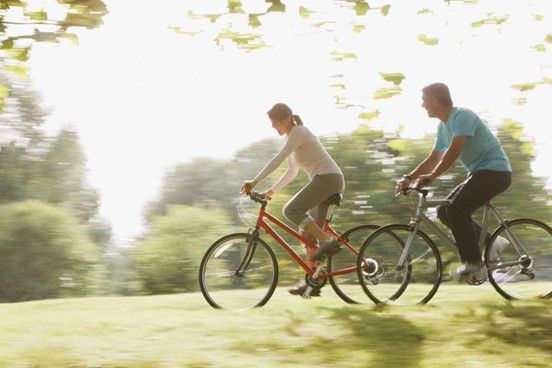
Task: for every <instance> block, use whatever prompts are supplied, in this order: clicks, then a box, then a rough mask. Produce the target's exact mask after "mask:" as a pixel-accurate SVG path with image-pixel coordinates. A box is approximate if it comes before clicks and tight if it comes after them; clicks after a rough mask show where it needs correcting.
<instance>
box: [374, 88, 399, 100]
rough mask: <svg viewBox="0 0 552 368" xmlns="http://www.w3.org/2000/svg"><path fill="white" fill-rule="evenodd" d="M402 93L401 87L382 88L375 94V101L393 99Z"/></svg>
mask: <svg viewBox="0 0 552 368" xmlns="http://www.w3.org/2000/svg"><path fill="white" fill-rule="evenodd" d="M401 92H402V89H401V88H400V87H393V88H380V89H378V90H377V91H376V93H375V94H374V99H375V100H382V99H387V98H391V97H393V96H396V95H398V94H400V93H401Z"/></svg>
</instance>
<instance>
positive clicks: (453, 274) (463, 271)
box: [449, 263, 487, 284]
mask: <svg viewBox="0 0 552 368" xmlns="http://www.w3.org/2000/svg"><path fill="white" fill-rule="evenodd" d="M449 276H450V278H451V280H455V281H458V282H462V281H465V282H467V283H469V284H481V283H482V282H484V281H485V280H486V279H487V269H486V268H485V266H484V265H482V264H473V263H464V264H463V265H461V266H460V267H458V268H457V269H455V270H453V271H450V273H449Z"/></svg>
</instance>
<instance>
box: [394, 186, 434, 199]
mask: <svg viewBox="0 0 552 368" xmlns="http://www.w3.org/2000/svg"><path fill="white" fill-rule="evenodd" d="M413 191H415V192H418V193H420V194H421V195H422V196H423V197H427V195H428V194H429V191H428V190H427V189H420V188H418V187H416V186H409V187H408V188H406V189H403V190H401V191H400V192H399V193H397V194H396V195H395V197H398V196H400V195H407V194H408V193H409V192H413Z"/></svg>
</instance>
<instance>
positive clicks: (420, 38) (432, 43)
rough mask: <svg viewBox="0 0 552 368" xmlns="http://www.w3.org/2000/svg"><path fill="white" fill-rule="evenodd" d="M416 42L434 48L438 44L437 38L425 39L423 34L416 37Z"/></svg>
mask: <svg viewBox="0 0 552 368" xmlns="http://www.w3.org/2000/svg"><path fill="white" fill-rule="evenodd" d="M418 41H420V42H423V43H424V44H426V45H427V46H435V45H437V44H438V43H439V39H438V38H430V37H427V36H426V35H425V34H420V35H418Z"/></svg>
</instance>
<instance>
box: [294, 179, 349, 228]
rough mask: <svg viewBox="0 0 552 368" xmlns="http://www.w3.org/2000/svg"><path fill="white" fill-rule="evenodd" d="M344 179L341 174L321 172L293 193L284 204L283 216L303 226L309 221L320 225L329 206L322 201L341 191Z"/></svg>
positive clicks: (343, 186)
mask: <svg viewBox="0 0 552 368" xmlns="http://www.w3.org/2000/svg"><path fill="white" fill-rule="evenodd" d="M344 190H345V180H344V178H343V175H341V174H321V175H315V176H314V178H312V180H311V181H310V183H308V184H307V185H306V186H305V187H303V189H301V190H300V191H299V192H298V193H297V194H295V195H294V196H293V197H292V198H291V199H290V200H289V201H288V202H287V203H286V204H285V206H284V216H286V218H287V219H288V220H289V221H291V222H293V223H294V224H295V225H297V226H299V227H301V228H304V226H305V225H306V224H308V223H309V222H313V221H314V222H316V223H317V224H318V225H319V226H321V225H322V223H323V222H324V220H325V219H326V216H327V214H328V208H329V206H328V205H327V204H325V203H324V201H325V200H326V199H328V198H329V197H330V196H331V195H332V194H335V193H343V191H344Z"/></svg>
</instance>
